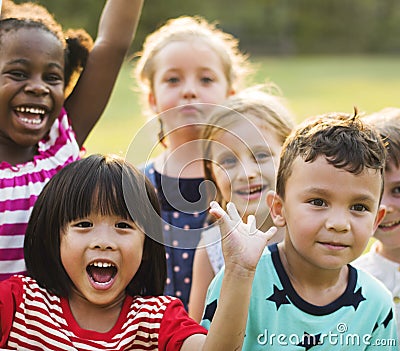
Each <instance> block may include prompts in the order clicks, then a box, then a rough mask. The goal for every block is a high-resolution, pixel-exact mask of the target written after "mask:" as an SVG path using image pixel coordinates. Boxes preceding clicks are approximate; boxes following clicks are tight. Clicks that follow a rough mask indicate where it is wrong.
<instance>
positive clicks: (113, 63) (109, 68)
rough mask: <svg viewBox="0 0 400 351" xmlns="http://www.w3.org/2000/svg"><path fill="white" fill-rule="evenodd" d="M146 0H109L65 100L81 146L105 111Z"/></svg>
mask: <svg viewBox="0 0 400 351" xmlns="http://www.w3.org/2000/svg"><path fill="white" fill-rule="evenodd" d="M142 5H143V0H107V3H106V5H105V7H104V9H103V12H102V15H101V18H100V22H99V28H98V35H97V38H96V41H95V43H94V46H93V49H92V51H91V52H90V54H89V57H88V60H87V64H86V67H85V69H84V71H83V72H82V74H81V76H80V78H79V80H78V82H77V84H76V86H75V88H74V90H73V91H72V93H71V94H70V95H69V97H68V99H67V100H66V101H65V108H66V110H67V112H68V114H69V117H70V119H71V121H72V125H73V128H74V130H75V133H76V137H77V141H78V144H79V145H83V143H84V141H85V140H86V138H87V136H88V135H89V133H90V131H91V130H92V128H93V127H94V125H95V124H96V122H97V121H98V119H99V118H100V116H101V115H102V113H103V112H104V109H105V107H106V106H107V103H108V100H109V98H110V96H111V93H112V90H113V87H114V84H115V81H116V79H117V77H118V73H119V71H120V68H121V65H122V63H123V61H124V58H125V55H126V53H127V50H128V48H129V46H130V44H131V42H132V40H133V37H134V34H135V32H136V28H137V25H138V22H139V18H140V13H141V9H142Z"/></svg>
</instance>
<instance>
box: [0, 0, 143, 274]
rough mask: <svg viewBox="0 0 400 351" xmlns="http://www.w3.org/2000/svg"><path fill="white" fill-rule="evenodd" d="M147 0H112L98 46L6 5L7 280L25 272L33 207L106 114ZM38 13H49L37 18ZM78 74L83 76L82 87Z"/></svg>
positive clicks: (3, 209)
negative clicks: (26, 240)
mask: <svg viewBox="0 0 400 351" xmlns="http://www.w3.org/2000/svg"><path fill="white" fill-rule="evenodd" d="M7 3H9V2H7ZM5 4H6V3H5ZM5 4H3V5H5ZM141 5H142V0H108V1H107V2H106V4H105V7H104V10H103V14H102V17H101V20H100V24H99V33H98V37H97V40H96V42H95V43H94V46H93V49H92V50H89V48H88V47H86V46H85V45H86V44H88V46H89V47H90V37H89V38H88V36H87V35H86V36H85V35H84V33H83V32H82V31H79V32H78V33H75V34H74V33H73V32H69V37H68V38H67V40H65V39H64V38H65V37H64V34H63V33H62V31H61V27H60V26H59V25H55V24H57V23H56V22H55V20H54V18H52V17H51V16H50V15H49V14H48V12H47V11H46V10H45V9H44V8H42V7H40V6H39V5H32V9H33V10H32V12H30V11H29V8H30V7H29V4H28V5H27V4H24V6H22V5H14V6H13V7H12V8H11V9H10V10H9V11H8V12H7V11H6V10H7V9H3V10H4V15H6V14H8V15H7V16H12V18H10V17H4V18H3V19H1V20H0V45H1V50H0V73H1V77H0V135H1V136H0V189H1V197H0V199H1V200H0V280H3V279H6V278H7V277H9V276H11V275H12V274H14V273H20V272H24V271H25V264H24V257H23V249H22V246H23V240H24V233H25V230H26V225H27V222H28V218H29V215H30V213H31V210H32V207H33V205H34V203H35V201H36V198H37V196H38V194H39V193H40V191H41V190H42V188H43V186H44V185H45V184H46V183H47V181H48V180H49V179H50V178H51V177H52V176H53V175H54V174H55V173H56V172H58V171H59V170H60V169H61V168H62V167H64V166H65V165H66V164H68V163H70V162H72V161H74V160H76V159H77V158H78V157H79V152H80V148H81V147H82V145H83V143H84V141H85V139H86V138H87V136H88V134H89V133H90V131H91V130H92V128H93V127H94V125H95V124H96V122H97V120H98V119H99V117H100V116H101V114H102V113H103V111H104V108H105V107H106V104H107V101H108V99H109V97H110V94H111V91H112V89H113V86H114V83H115V80H116V78H117V75H118V72H119V70H120V67H121V64H122V62H123V60H124V57H125V53H126V51H127V49H128V47H129V45H130V43H131V40H132V37H133V34H134V32H135V30H136V26H137V23H138V19H139V14H140V10H141ZM19 6H21V8H20V7H19ZM32 14H35V15H39V17H40V16H45V15H47V16H48V17H46V18H42V19H41V20H38V19H36V20H32V18H31V17H30V16H32ZM17 16H18V18H15V17H17ZM89 51H90V52H89ZM76 71H77V72H79V73H80V72H82V74H81V75H80V78H79V81H78V82H77V83H76V85H74V83H73V74H74V72H76ZM69 82H71V84H72V85H74V89H73V90H72V92H70V91H68V92H67V88H68V83H69ZM66 95H68V97H67V98H66V99H65V96H66ZM67 113H68V117H67Z"/></svg>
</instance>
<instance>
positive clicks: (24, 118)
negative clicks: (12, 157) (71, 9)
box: [0, 28, 64, 148]
mask: <svg viewBox="0 0 400 351" xmlns="http://www.w3.org/2000/svg"><path fill="white" fill-rule="evenodd" d="M63 102H64V53H63V48H62V45H61V43H60V42H59V41H58V39H57V38H56V37H55V36H53V35H52V34H51V33H49V32H46V31H44V30H43V29H37V28H29V29H28V28H21V29H18V30H12V31H10V32H8V33H7V35H3V36H2V38H1V52H0V144H1V145H4V146H7V145H9V146H10V147H12V148H15V145H18V146H23V147H32V146H35V145H36V144H37V143H38V141H40V140H41V139H42V138H43V137H44V136H45V135H46V133H47V132H48V131H49V129H50V127H51V125H52V124H53V122H54V120H55V119H56V118H57V116H58V115H59V113H60V111H61V108H62V105H63Z"/></svg>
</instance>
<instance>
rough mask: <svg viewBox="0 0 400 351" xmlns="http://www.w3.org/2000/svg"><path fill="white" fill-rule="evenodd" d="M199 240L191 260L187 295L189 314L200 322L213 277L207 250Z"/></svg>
mask: <svg viewBox="0 0 400 351" xmlns="http://www.w3.org/2000/svg"><path fill="white" fill-rule="evenodd" d="M202 245H203V242H202V241H200V243H199V245H198V248H197V249H196V253H195V255H194V260H193V275H192V287H191V290H190V297H189V316H190V317H191V318H193V319H194V320H195V321H196V322H197V323H200V321H201V317H202V316H203V310H204V304H205V301H206V294H207V288H208V286H209V285H210V283H211V281H212V279H213V278H214V276H215V275H214V270H213V268H212V266H211V262H210V260H209V258H208V254H207V250H206V248H204V247H201V246H202Z"/></svg>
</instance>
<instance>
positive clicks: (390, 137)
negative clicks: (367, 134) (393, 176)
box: [364, 107, 400, 170]
mask: <svg viewBox="0 0 400 351" xmlns="http://www.w3.org/2000/svg"><path fill="white" fill-rule="evenodd" d="M364 120H365V121H366V122H367V123H370V124H372V125H373V126H374V127H375V129H376V130H377V131H378V133H379V134H380V135H381V137H382V140H383V142H384V143H385V146H386V150H387V161H386V170H390V169H391V168H392V167H395V168H399V166H400V108H396V107H387V108H384V109H383V110H381V111H378V112H375V113H373V114H371V115H368V116H365V118H364Z"/></svg>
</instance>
